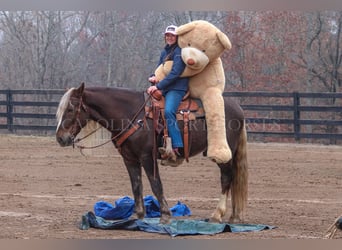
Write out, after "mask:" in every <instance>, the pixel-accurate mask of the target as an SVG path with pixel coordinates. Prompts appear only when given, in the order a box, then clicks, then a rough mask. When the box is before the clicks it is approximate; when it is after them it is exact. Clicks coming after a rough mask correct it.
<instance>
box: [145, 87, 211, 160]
mask: <svg viewBox="0 0 342 250" xmlns="http://www.w3.org/2000/svg"><path fill="white" fill-rule="evenodd" d="M164 109H165V99H164V97H163V95H162V93H161V91H160V90H156V91H154V92H153V93H152V94H151V102H150V103H149V104H147V105H146V106H145V117H146V118H150V119H152V120H153V128H154V130H155V133H156V134H158V135H159V134H161V132H162V131H163V138H164V140H163V144H164V146H166V145H165V143H166V138H167V137H168V129H167V126H166V122H165V117H164ZM176 117H177V120H178V121H179V120H182V121H183V123H184V128H183V142H184V158H185V160H186V161H187V162H189V122H190V121H193V120H196V119H197V118H203V117H204V109H203V107H202V103H201V101H200V100H199V99H194V98H191V97H190V94H189V92H188V93H187V94H186V95H185V96H184V97H183V100H182V102H181V103H180V105H179V107H178V111H177V114H176ZM161 157H162V159H163V156H161Z"/></svg>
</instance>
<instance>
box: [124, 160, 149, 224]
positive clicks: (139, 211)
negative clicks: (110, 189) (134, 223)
mask: <svg viewBox="0 0 342 250" xmlns="http://www.w3.org/2000/svg"><path fill="white" fill-rule="evenodd" d="M124 162H125V165H126V168H127V171H128V174H129V178H130V180H131V185H132V192H133V196H134V204H135V205H134V212H135V213H136V216H137V218H138V219H143V218H144V216H145V206H144V200H143V184H142V179H141V165H140V163H139V162H132V161H124Z"/></svg>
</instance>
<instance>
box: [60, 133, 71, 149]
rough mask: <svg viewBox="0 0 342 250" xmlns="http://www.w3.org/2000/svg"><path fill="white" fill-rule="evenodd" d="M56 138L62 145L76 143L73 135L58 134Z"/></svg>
mask: <svg viewBox="0 0 342 250" xmlns="http://www.w3.org/2000/svg"><path fill="white" fill-rule="evenodd" d="M56 140H57V142H58V143H59V145H60V146H61V147H67V146H71V145H73V144H74V138H73V137H72V136H57V135H56Z"/></svg>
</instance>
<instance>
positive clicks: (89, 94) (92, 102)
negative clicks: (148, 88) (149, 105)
mask: <svg viewBox="0 0 342 250" xmlns="http://www.w3.org/2000/svg"><path fill="white" fill-rule="evenodd" d="M85 99H86V102H87V103H86V105H87V106H88V107H89V115H90V119H91V120H94V121H96V122H98V123H99V124H100V125H101V126H103V127H105V128H107V129H108V130H109V131H112V132H113V131H119V130H121V129H122V128H123V127H124V126H125V124H126V123H128V122H130V119H132V117H133V116H134V115H135V112H137V111H138V109H139V106H140V105H142V102H141V101H140V98H139V93H138V92H134V91H128V90H121V89H108V88H95V89H93V90H89V91H86V92H85ZM140 102H141V103H140Z"/></svg>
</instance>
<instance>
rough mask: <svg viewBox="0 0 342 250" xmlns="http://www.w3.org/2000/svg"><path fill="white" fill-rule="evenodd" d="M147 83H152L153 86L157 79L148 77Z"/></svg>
mask: <svg viewBox="0 0 342 250" xmlns="http://www.w3.org/2000/svg"><path fill="white" fill-rule="evenodd" d="M148 81H149V82H150V83H153V84H156V83H158V79H157V77H155V76H151V77H149V78H148Z"/></svg>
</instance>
